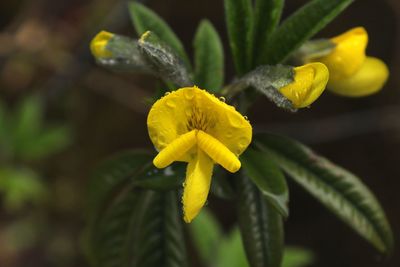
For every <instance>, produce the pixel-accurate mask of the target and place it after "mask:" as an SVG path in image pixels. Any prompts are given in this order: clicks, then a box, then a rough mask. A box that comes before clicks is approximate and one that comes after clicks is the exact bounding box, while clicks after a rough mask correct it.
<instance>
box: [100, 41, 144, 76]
mask: <svg viewBox="0 0 400 267" xmlns="http://www.w3.org/2000/svg"><path fill="white" fill-rule="evenodd" d="M105 49H106V50H107V51H109V52H111V56H109V57H106V58H104V57H96V63H97V64H99V65H100V66H103V67H106V68H108V69H111V70H115V71H128V72H143V73H152V70H151V68H150V66H149V65H148V63H147V62H146V59H145V58H144V57H143V55H142V54H141V53H140V51H139V49H138V45H137V40H134V39H131V38H128V37H126V36H122V35H118V34H113V36H112V37H111V39H110V40H109V41H108V42H107V45H106V47H105Z"/></svg>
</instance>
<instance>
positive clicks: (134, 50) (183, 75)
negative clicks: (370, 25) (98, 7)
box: [88, 0, 393, 267]
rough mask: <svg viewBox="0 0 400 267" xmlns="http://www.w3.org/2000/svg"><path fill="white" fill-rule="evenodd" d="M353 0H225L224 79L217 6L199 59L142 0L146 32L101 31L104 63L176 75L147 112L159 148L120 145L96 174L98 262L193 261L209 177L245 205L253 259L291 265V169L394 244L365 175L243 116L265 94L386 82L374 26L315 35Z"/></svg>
mask: <svg viewBox="0 0 400 267" xmlns="http://www.w3.org/2000/svg"><path fill="white" fill-rule="evenodd" d="M351 2H352V0H311V1H309V2H308V3H307V4H306V5H304V6H303V7H302V8H300V9H299V10H297V11H296V12H295V13H293V14H292V15H290V16H289V17H288V18H286V19H285V20H283V21H282V23H279V22H280V15H281V12H282V9H283V5H284V1H283V0H256V1H254V4H253V1H250V0H225V1H224V4H225V15H226V25H227V29H228V35H229V36H228V37H229V43H230V48H231V54H232V57H233V62H234V64H235V69H236V74H237V75H236V77H235V79H233V81H232V82H231V83H230V84H227V85H225V86H224V85H223V81H224V52H223V48H222V44H221V40H220V37H219V35H218V33H217V32H216V30H215V29H214V27H213V26H212V24H211V23H210V22H209V21H207V20H203V21H202V22H201V23H200V25H199V27H198V29H197V32H196V34H195V38H194V66H192V65H191V63H190V60H189V57H188V56H187V54H186V52H185V51H184V48H183V45H182V43H181V42H180V40H179V39H178V37H177V36H176V35H175V33H174V32H173V31H172V30H171V29H170V27H169V26H168V25H167V24H166V23H165V22H164V21H163V20H162V19H161V18H160V17H159V16H157V15H156V14H155V13H154V12H153V11H151V10H150V9H148V8H146V7H145V6H143V5H141V4H139V3H136V2H133V3H131V4H130V5H129V10H130V15H131V18H132V21H133V24H134V26H135V29H136V32H137V33H138V35H139V39H131V38H128V37H125V36H121V35H118V34H114V33H110V32H106V31H102V32H100V33H99V34H98V35H97V36H95V37H94V39H93V40H92V42H91V51H92V54H93V55H94V57H95V59H96V61H97V63H98V64H99V65H101V66H104V67H106V68H109V69H111V70H119V71H134V72H143V73H147V74H151V75H154V76H156V77H158V78H159V79H161V80H162V81H163V82H164V84H165V86H164V87H163V89H159V90H158V91H157V92H156V96H155V98H156V99H158V98H159V99H158V100H157V101H155V102H154V103H153V105H152V107H151V108H150V110H149V114H148V117H147V126H148V132H149V136H150V139H151V141H152V143H153V144H154V147H155V149H156V150H157V154H154V153H153V152H154V151H153V152H147V151H130V152H126V153H123V154H121V155H119V156H117V157H116V158H114V159H112V160H110V161H107V162H106V163H105V164H104V165H102V166H101V167H100V168H99V169H98V170H97V172H96V173H95V174H94V177H93V179H92V184H91V186H90V190H91V191H90V196H89V209H88V214H89V216H88V217H89V227H88V241H89V248H90V256H91V259H92V261H93V263H94V265H96V266H141V267H142V266H185V265H186V264H187V258H186V249H185V245H184V243H185V241H184V233H183V225H184V224H183V221H184V222H186V223H190V222H191V221H192V220H195V219H196V216H197V215H198V214H199V213H200V212H201V209H202V207H203V206H204V205H205V203H206V201H207V197H208V194H209V191H210V188H211V192H212V193H213V194H215V195H216V196H217V197H221V198H225V199H230V200H232V202H233V205H235V206H236V210H237V220H238V223H239V227H240V232H241V235H242V238H243V242H244V248H245V251H246V255H247V259H248V262H249V264H250V266H252V267H255V266H271V267H275V266H280V264H281V259H282V251H283V245H284V242H283V239H284V233H283V220H284V219H285V218H286V217H287V216H288V214H289V211H288V201H289V192H288V188H287V184H286V177H285V175H284V173H286V174H287V175H288V177H290V178H292V179H293V180H294V181H295V182H297V183H299V184H300V185H301V186H302V187H303V188H304V189H305V190H306V191H307V192H309V193H310V194H311V195H312V196H314V197H315V198H316V199H317V200H318V201H320V202H321V203H322V204H323V205H324V206H326V207H327V208H328V209H329V210H331V211H332V212H333V213H334V214H335V215H336V216H337V217H339V218H340V219H341V220H342V221H344V222H345V223H346V224H348V225H349V226H350V227H351V228H353V229H354V230H355V231H356V232H357V233H358V234H359V235H361V236H362V237H363V238H364V239H366V240H367V241H368V242H370V243H371V244H372V245H373V246H374V247H375V248H376V249H378V250H379V251H380V252H382V253H389V252H390V251H391V249H392V246H393V238H392V233H391V229H390V226H389V223H388V221H387V219H386V216H385V214H384V212H383V210H382V208H381V206H380V204H379V203H378V201H377V200H376V198H375V197H374V195H373V193H372V192H371V191H370V190H369V189H368V188H367V187H366V186H365V185H364V184H363V183H362V182H361V180H360V179H359V178H358V177H356V176H355V175H353V174H351V173H350V172H348V171H346V170H344V169H342V168H341V167H339V166H337V165H335V164H334V163H332V162H330V161H328V160H327V159H325V158H324V157H322V156H320V155H318V154H316V153H315V152H313V151H312V150H311V149H309V148H307V147H306V146H304V145H302V144H300V143H299V142H297V141H294V140H291V139H289V138H286V137H282V136H278V135H274V134H271V133H266V132H262V133H257V134H253V130H252V123H250V121H252V120H251V118H250V120H249V118H247V117H246V116H244V114H245V113H246V112H247V110H248V108H249V107H251V105H252V104H253V102H254V100H255V97H256V96H257V95H263V96H265V97H267V98H268V99H269V100H271V102H272V103H274V104H276V106H277V107H279V108H282V109H283V110H286V111H289V112H296V111H297V110H298V109H301V108H304V107H309V106H310V105H311V104H312V103H313V102H315V101H316V100H317V99H318V97H319V96H320V95H321V94H322V93H323V92H324V91H325V88H327V89H328V90H329V91H331V92H333V93H336V94H339V95H342V96H349V97H361V96H365V95H370V94H373V93H375V92H377V91H379V90H380V89H381V88H382V87H383V85H384V84H385V82H386V80H387V78H388V69H387V67H386V65H385V63H383V62H382V61H381V60H379V59H376V58H372V57H367V56H366V55H365V49H366V46H367V42H368V35H367V32H366V30H365V29H364V28H362V27H358V28H354V29H351V30H349V31H347V32H345V33H343V34H340V35H338V36H336V37H333V38H331V39H318V40H310V39H311V38H312V37H313V36H314V35H315V34H316V33H317V32H319V31H320V30H321V29H322V28H323V27H324V26H326V25H327V24H328V23H329V22H330V21H331V20H333V19H334V18H335V17H336V16H337V15H338V14H339V13H340V12H341V11H343V10H344V9H345V8H346V7H347V6H348V5H349V4H350V3H351ZM200 88H201V89H200ZM182 162H183V163H182ZM220 167H222V168H220ZM182 184H183V187H182ZM182 189H183V192H181V190H182ZM180 196H181V197H180ZM180 198H181V202H182V206H183V208H182V209H181V208H180V201H179V199H180ZM182 218H183V220H182Z"/></svg>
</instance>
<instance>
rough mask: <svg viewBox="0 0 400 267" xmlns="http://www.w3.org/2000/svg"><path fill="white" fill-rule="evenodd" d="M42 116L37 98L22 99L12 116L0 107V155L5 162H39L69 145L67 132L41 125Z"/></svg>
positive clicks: (62, 127)
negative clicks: (12, 160) (15, 160)
mask: <svg viewBox="0 0 400 267" xmlns="http://www.w3.org/2000/svg"><path fill="white" fill-rule="evenodd" d="M0 106H3V105H0ZM1 110H3V111H1ZM43 112H44V111H43V107H42V103H41V99H40V98H39V97H38V96H32V97H28V98H26V99H25V100H24V101H22V102H21V103H20V104H19V105H18V106H17V108H16V110H15V111H14V112H12V113H11V112H6V111H5V107H4V106H3V108H1V107H0V117H1V118H0V123H1V126H2V130H1V132H0V154H3V156H2V157H3V158H4V159H5V160H11V159H17V160H19V161H30V160H40V159H43V158H45V157H48V156H50V155H52V154H54V153H56V152H59V151H61V150H62V149H64V148H65V147H66V146H67V145H69V144H70V142H71V134H70V131H69V129H68V128H67V127H65V126H53V127H49V126H46V125H44V121H43V119H44V118H43V117H44V116H43ZM0 158H1V157H0Z"/></svg>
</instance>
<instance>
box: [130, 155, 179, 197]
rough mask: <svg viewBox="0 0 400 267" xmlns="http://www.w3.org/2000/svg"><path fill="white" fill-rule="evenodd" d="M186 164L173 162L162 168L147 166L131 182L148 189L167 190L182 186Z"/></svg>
mask: <svg viewBox="0 0 400 267" xmlns="http://www.w3.org/2000/svg"><path fill="white" fill-rule="evenodd" d="M184 165H186V164H183V163H182V164H179V163H178V162H176V163H174V164H173V166H169V167H167V168H165V169H163V170H160V169H157V168H155V167H149V168H148V169H147V170H146V173H144V174H143V175H142V176H141V177H138V179H136V180H135V181H134V182H133V185H135V186H138V187H141V188H144V189H150V190H157V191H168V190H175V189H177V188H180V187H181V186H182V183H183V181H184V179H185V168H186V166H184Z"/></svg>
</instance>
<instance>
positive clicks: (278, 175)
mask: <svg viewBox="0 0 400 267" xmlns="http://www.w3.org/2000/svg"><path fill="white" fill-rule="evenodd" d="M241 161H242V164H243V165H242V166H243V171H244V174H245V176H246V177H249V178H250V179H251V180H252V181H253V182H254V183H255V184H256V186H257V187H258V189H259V190H260V191H261V193H262V194H263V196H264V197H265V198H266V199H267V200H268V201H269V202H270V203H271V204H272V206H273V207H275V208H276V209H277V211H278V212H279V213H280V214H281V215H282V216H284V217H287V216H288V215H289V208H288V206H287V204H288V201H289V192H288V188H287V184H286V180H285V176H284V175H283V173H282V172H281V170H280V169H279V167H278V166H277V165H276V164H275V163H274V162H273V161H272V160H271V159H270V158H269V156H268V155H267V154H265V153H263V152H260V151H256V150H254V149H252V148H247V150H246V151H245V153H244V154H243V155H242V156H241Z"/></svg>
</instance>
